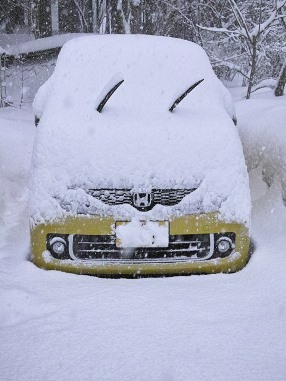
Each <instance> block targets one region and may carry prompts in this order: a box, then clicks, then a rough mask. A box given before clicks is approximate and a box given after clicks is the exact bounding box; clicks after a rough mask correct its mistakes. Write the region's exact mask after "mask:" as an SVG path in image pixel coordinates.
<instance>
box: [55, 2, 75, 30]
mask: <svg viewBox="0 0 286 381" xmlns="http://www.w3.org/2000/svg"><path fill="white" fill-rule="evenodd" d="M79 30H80V24H79V18H78V13H77V9H76V6H75V3H74V2H73V1H70V0H59V31H60V32H62V33H75V32H79Z"/></svg>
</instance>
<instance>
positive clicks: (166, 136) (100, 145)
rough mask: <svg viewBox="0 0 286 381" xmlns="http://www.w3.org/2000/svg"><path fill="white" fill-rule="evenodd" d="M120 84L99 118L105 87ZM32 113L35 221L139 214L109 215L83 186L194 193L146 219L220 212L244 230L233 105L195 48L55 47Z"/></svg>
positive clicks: (111, 40)
mask: <svg viewBox="0 0 286 381" xmlns="http://www.w3.org/2000/svg"><path fill="white" fill-rule="evenodd" d="M201 79H204V80H203V82H201V83H200V84H199V85H198V86H197V87H196V88H195V89H194V90H193V91H192V92H190V94H188V95H187V96H186V98H185V99H184V100H182V102H181V103H180V104H179V105H178V106H177V107H176V108H175V109H174V111H173V112H170V111H169V108H170V107H171V105H172V104H173V103H174V101H175V100H176V99H177V98H178V97H179V96H180V95H181V94H183V93H184V92H185V91H186V90H187V89H188V88H189V87H190V86H191V85H193V84H194V83H195V82H197V81H199V80H201ZM122 80H124V82H123V83H122V84H121V86H120V87H119V88H118V89H117V90H116V91H115V93H114V94H113V96H112V97H111V98H110V99H109V101H108V102H107V103H106V105H105V106H104V108H103V110H102V112H100V113H99V112H98V111H97V107H98V105H99V103H100V101H101V100H102V98H104V95H105V94H106V92H107V91H108V89H111V88H112V86H113V85H114V84H115V83H116V82H118V81H122ZM34 109H35V114H36V115H37V116H38V117H41V122H40V124H39V127H38V131H37V137H36V143H35V149H34V177H33V178H34V181H33V188H34V197H33V199H34V202H33V206H32V210H33V214H34V219H35V220H36V221H40V220H41V218H43V219H44V220H47V219H48V220H49V219H53V218H58V217H63V216H65V215H67V214H76V213H81V212H82V213H88V212H89V213H90V212H91V211H92V210H93V209H94V210H96V211H97V212H98V211H99V210H100V213H101V214H109V213H110V214H112V215H115V216H118V217H120V218H122V217H123V216H124V218H127V217H128V218H132V216H133V215H134V214H136V213H137V214H138V213H139V212H138V211H136V210H135V209H134V208H132V207H131V206H128V205H124V206H118V207H116V208H113V209H112V210H111V209H110V207H108V206H106V205H104V204H102V203H101V202H100V201H98V200H96V199H93V198H92V197H91V196H89V195H87V193H86V192H85V190H86V189H87V188H104V189H106V188H125V189H126V188H127V189H133V190H134V191H150V190H151V189H152V188H157V189H158V188H197V190H196V191H195V192H192V193H191V194H190V195H189V196H187V197H185V198H184V200H183V201H182V202H181V203H180V207H178V206H176V207H173V209H172V208H171V207H162V206H160V205H156V206H155V207H154V208H153V209H152V210H151V211H150V212H148V213H149V214H150V217H152V218H164V216H167V214H174V213H175V212H176V213H177V214H180V213H182V214H184V213H195V212H197V213H199V212H213V211H219V212H220V213H221V216H222V218H224V219H227V220H229V221H238V222H239V221H240V222H244V223H247V221H248V219H249V209H250V207H249V205H250V201H249V190H248V177H247V173H246V167H245V163H244V158H243V154H242V148H241V143H240V140H239V137H238V133H237V130H236V128H235V126H234V125H233V122H232V120H231V116H232V115H233V109H232V102H231V101H230V96H229V94H228V92H227V90H226V89H225V88H224V87H223V86H222V84H221V83H220V81H219V80H218V79H217V78H216V76H215V74H214V73H213V71H212V69H211V66H210V63H209V60H208V58H207V56H206V54H205V52H204V51H203V49H201V48H200V47H199V46H198V45H196V44H194V43H191V42H188V41H184V40H179V39H174V38H167V37H154V36H142V35H137V36H134V35H128V36H126V35H117V36H114V35H113V36H107V35H103V36H89V37H82V38H78V39H74V40H72V41H70V42H68V43H67V44H66V45H65V46H64V47H63V49H62V51H61V53H60V55H59V59H58V63H57V66H56V69H55V71H54V73H53V75H52V77H51V78H50V79H49V80H48V82H47V83H46V84H45V85H44V86H43V87H42V88H41V89H40V90H39V92H38V94H37V96H36V99H35V102H34ZM58 200H60V202H59V201H58ZM87 202H88V203H89V205H90V207H89V209H88V212H87V211H86V210H83V206H82V205H84V204H85V203H87ZM63 205H69V206H68V208H64V207H63ZM93 206H94V208H93ZM174 208H175V209H174Z"/></svg>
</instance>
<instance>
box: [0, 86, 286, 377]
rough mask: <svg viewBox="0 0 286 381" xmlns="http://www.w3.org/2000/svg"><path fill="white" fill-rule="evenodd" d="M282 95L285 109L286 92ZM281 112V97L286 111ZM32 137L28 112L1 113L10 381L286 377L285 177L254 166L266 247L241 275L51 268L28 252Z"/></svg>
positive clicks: (0, 281)
mask: <svg viewBox="0 0 286 381" xmlns="http://www.w3.org/2000/svg"><path fill="white" fill-rule="evenodd" d="M236 95H237V93H236ZM256 99H257V103H255V102H254V103H253V109H255V107H256V106H257V107H258V106H259V97H258V96H257V98H256ZM265 99H268V98H267V97H266V98H265ZM265 99H264V100H265ZM269 102H270V103H271V105H272V108H273V107H275V104H276V103H275V102H274V101H273V99H269ZM273 102H274V103H273ZM279 102H284V109H285V106H286V97H284V98H283V99H282V101H281V100H279ZM279 102H278V101H277V105H278V103H279ZM244 105H245V103H244V102H241V103H239V105H238V119H239V117H240V114H241V115H242V118H244V121H245V120H246V117H245V114H244V110H245V109H246V107H244ZM247 107H248V106H247ZM279 110H280V111H279ZM266 112H267V109H266ZM279 112H282V108H281V104H280V103H279V107H277V112H276V117H277V119H279ZM261 113H263V110H262V111H260V115H259V118H262V119H263V115H261ZM280 119H281V118H280ZM248 120H249V125H248V127H249V128H251V124H252V123H253V122H254V120H253V117H251V118H248ZM284 121H285V120H284ZM33 134H34V126H33V117H32V114H31V111H30V110H29V109H27V110H23V109H22V110H20V111H19V110H17V109H11V108H10V109H1V110H0V136H1V139H0V165H1V167H0V179H1V193H0V294H1V295H0V380H1V381H10V380H13V381H14V380H17V381H19V380H21V381H26V380H29V381H34V380H45V381H54V380H55V381H60V380H61V381H62V380H64V381H65V380H68V381H73V380H75V381H78V380H83V381H84V380H100V381H101V380H148V381H150V380H164V381H165V380H167V381H168V380H170V381H171V380H172V381H173V380H174V381H177V380H247V381H249V380H260V381H261V380H265V381H266V380H267V381H269V380H275V381H278V380H285V379H286V362H285V352H286V334H285V321H286V280H285V267H286V255H285V247H286V235H285V229H286V208H285V206H284V205H283V203H282V200H281V191H280V183H279V179H278V178H276V180H275V181H274V184H273V185H272V186H271V188H270V189H268V188H267V186H266V185H265V184H264V183H263V182H262V181H261V176H260V169H259V168H258V169H257V170H254V171H252V173H251V190H252V200H253V213H252V236H253V239H254V241H255V243H256V251H255V253H254V254H253V256H252V258H251V260H250V262H249V264H248V265H247V266H246V268H245V269H244V270H242V271H240V272H238V273H236V274H231V275H226V274H217V275H207V276H189V277H173V278H156V279H152V278H148V279H137V280H132V279H129V280H126V279H117V280H115V279H98V278H96V277H89V276H78V275H71V274H65V273H60V272H55V271H49V272H47V271H44V270H41V269H38V268H37V267H35V266H34V265H33V264H32V263H30V262H29V261H28V259H27V257H28V254H29V228H28V210H27V198H28V190H27V174H28V168H29V160H30V155H31V150H32V140H33Z"/></svg>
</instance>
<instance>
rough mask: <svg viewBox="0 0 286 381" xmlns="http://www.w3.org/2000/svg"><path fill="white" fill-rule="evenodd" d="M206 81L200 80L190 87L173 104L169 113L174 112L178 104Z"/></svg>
mask: <svg viewBox="0 0 286 381" xmlns="http://www.w3.org/2000/svg"><path fill="white" fill-rule="evenodd" d="M203 80H204V78H203V79H200V80H199V81H197V82H195V83H194V84H193V85H192V86H190V87H189V88H188V89H187V90H186V91H185V92H184V93H183V94H182V95H180V96H179V98H177V99H176V100H175V102H174V103H173V104H172V106H171V107H170V108H169V111H170V112H172V111H173V110H174V108H175V107H177V106H178V104H179V103H180V102H181V101H182V100H183V99H184V98H185V97H186V96H187V95H188V94H189V93H190V92H191V91H193V90H194V89H195V88H196V87H197V86H198V85H199V84H200V83H202V82H203Z"/></svg>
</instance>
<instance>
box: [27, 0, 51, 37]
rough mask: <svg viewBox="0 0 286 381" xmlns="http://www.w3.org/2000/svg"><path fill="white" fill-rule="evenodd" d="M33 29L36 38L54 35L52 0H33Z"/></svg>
mask: <svg viewBox="0 0 286 381" xmlns="http://www.w3.org/2000/svg"><path fill="white" fill-rule="evenodd" d="M32 12H33V24H34V25H33V29H34V35H35V38H42V37H48V36H51V35H52V15H51V1H50V0H33V2H32Z"/></svg>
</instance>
